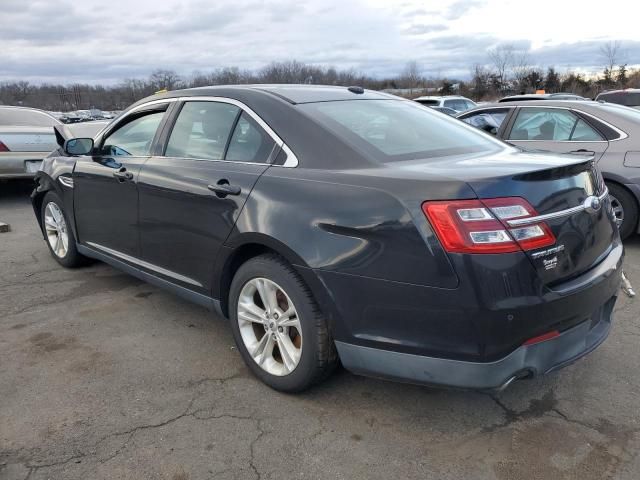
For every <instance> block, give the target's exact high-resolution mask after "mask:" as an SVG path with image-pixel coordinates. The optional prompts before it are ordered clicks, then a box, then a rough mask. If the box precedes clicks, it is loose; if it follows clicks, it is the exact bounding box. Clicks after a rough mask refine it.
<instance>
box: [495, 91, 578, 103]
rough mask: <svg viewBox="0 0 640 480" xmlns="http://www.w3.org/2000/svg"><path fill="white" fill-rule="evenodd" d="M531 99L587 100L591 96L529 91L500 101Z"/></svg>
mask: <svg viewBox="0 0 640 480" xmlns="http://www.w3.org/2000/svg"><path fill="white" fill-rule="evenodd" d="M529 100H578V101H585V100H590V99H589V98H585V97H581V96H580V95H576V94H574V93H563V92H560V93H529V94H522V95H511V96H509V97H503V98H501V99H500V100H498V102H500V103H504V102H524V101H529Z"/></svg>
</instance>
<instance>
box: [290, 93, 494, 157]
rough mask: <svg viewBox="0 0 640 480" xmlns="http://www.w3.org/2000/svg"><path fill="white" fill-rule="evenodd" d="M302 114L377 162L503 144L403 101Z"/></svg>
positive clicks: (323, 106)
mask: <svg viewBox="0 0 640 480" xmlns="http://www.w3.org/2000/svg"><path fill="white" fill-rule="evenodd" d="M298 108H301V109H302V110H303V111H305V113H307V114H308V115H309V116H311V117H312V118H313V119H314V120H316V121H317V122H319V123H320V124H321V125H323V126H324V127H326V128H327V129H329V130H330V131H332V132H333V133H334V134H335V135H336V136H337V137H339V138H341V139H343V140H344V141H345V142H347V143H349V144H351V145H353V146H354V147H356V148H357V149H359V150H360V151H362V152H363V153H366V154H368V155H369V156H370V157H371V158H373V159H374V160H377V161H381V162H390V161H404V160H414V159H426V158H432V157H442V156H448V155H457V154H464V153H476V152H478V153H479V152H492V151H500V150H502V149H503V148H504V145H503V144H502V143H501V142H499V141H497V140H494V139H492V138H491V137H489V136H487V135H485V134H483V133H481V132H477V131H475V130H473V129H470V128H469V127H468V126H466V125H463V124H462V123H461V122H460V121H458V120H457V119H454V118H451V117H447V116H445V115H441V114H440V113H438V112H434V111H433V110H431V109H428V108H423V107H421V106H420V105H416V104H415V102H407V101H402V100H346V101H335V102H318V103H307V104H301V105H299V107H298Z"/></svg>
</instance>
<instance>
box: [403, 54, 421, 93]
mask: <svg viewBox="0 0 640 480" xmlns="http://www.w3.org/2000/svg"><path fill="white" fill-rule="evenodd" d="M400 80H401V82H402V83H403V84H404V86H405V87H407V88H416V87H419V86H420V84H422V83H423V81H424V78H423V77H422V74H421V68H420V65H419V64H418V62H416V61H415V60H412V61H410V62H407V64H406V65H405V67H404V70H403V71H402V74H401V75H400Z"/></svg>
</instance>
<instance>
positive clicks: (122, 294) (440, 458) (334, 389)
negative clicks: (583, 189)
mask: <svg viewBox="0 0 640 480" xmlns="http://www.w3.org/2000/svg"><path fill="white" fill-rule="evenodd" d="M29 193H30V186H29V185H28V184H25V183H20V184H16V183H11V184H2V183H0V222H6V223H9V224H11V232H9V233H0V479H2V480H5V479H27V478H28V479H30V480H35V479H120V478H122V479H147V478H150V479H169V480H187V479H191V480H193V479H208V478H212V479H213V478H215V479H245V478H246V479H288V478H296V479H297V478H302V479H305V478H306V479H360V478H363V479H389V478H392V479H414V478H415V479H456V480H460V479H499V480H507V479H508V480H513V479H545V480H550V479H554V480H556V479H580V480H586V479H598V480H601V479H605V478H615V479H621V480H637V479H638V478H640V368H639V367H640V359H639V357H640V347H639V343H640V318H639V317H640V315H639V313H640V308H639V303H638V302H640V299H629V298H627V297H626V296H625V295H624V294H622V292H621V294H620V296H619V299H618V303H617V306H616V311H615V325H614V328H613V331H612V333H611V335H610V337H609V339H608V340H607V341H606V342H605V343H604V345H603V346H601V347H600V348H599V349H598V350H596V351H595V352H594V353H592V354H591V355H589V356H588V357H586V358H584V359H582V360H581V361H579V362H578V363H576V364H574V365H572V366H570V367H568V368H566V369H564V370H562V371H560V372H558V373H555V374H552V375H550V376H548V377H544V378H541V379H535V380H529V381H521V382H516V383H514V384H513V385H512V386H511V387H509V388H508V389H507V390H506V391H504V392H501V393H480V392H465V391H451V390H436V389H432V388H425V387H419V386H412V385H404V384H398V383H392V382H384V381H380V380H374V379H368V378H363V377H358V376H355V375H352V374H350V373H348V372H345V371H344V370H342V371H339V372H337V374H335V375H333V376H332V377H331V378H330V379H329V380H328V381H326V382H325V383H323V384H322V385H319V386H318V387H316V388H314V389H312V390H311V391H308V392H306V393H303V394H300V395H286V394H281V393H278V392H275V391H273V390H271V389H269V388H268V387H266V386H264V385H263V384H261V383H260V382H259V381H258V380H256V379H255V378H254V377H252V376H251V374H250V373H249V371H248V370H247V368H246V367H245V366H244V364H243V362H242V359H241V358H240V355H239V354H238V352H237V351H236V350H235V348H234V343H233V338H232V336H231V331H230V328H229V326H228V325H227V323H226V321H225V320H223V319H221V318H218V317H216V316H214V315H213V314H212V313H210V312H208V311H206V310H204V309H202V308H200V307H198V306H194V305H191V304H189V303H187V302H185V301H183V300H181V299H180V298H177V297H175V296H173V295H171V294H169V293H166V292H164V291H162V290H159V289H157V288H155V287H152V286H150V285H148V284H146V283H143V282H141V281H138V280H137V279H135V278H133V277H130V276H128V275H125V274H123V273H120V272H118V271H116V270H114V269H112V268H110V267H108V266H106V265H104V264H100V263H96V264H93V265H92V266H89V267H86V268H82V269H78V270H66V269H64V268H62V267H60V266H59V265H58V264H57V263H56V262H55V261H54V260H53V259H52V258H51V257H50V255H49V252H48V250H47V248H46V245H45V243H44V241H43V240H42V237H41V235H39V232H38V229H37V225H36V221H35V218H34V215H33V211H32V209H31V205H30V203H29V198H28V195H29ZM626 247H627V258H626V261H625V264H626V266H625V270H626V272H627V274H628V276H629V278H630V279H631V282H632V283H633V284H634V286H635V287H640V240H639V239H637V238H636V239H633V240H632V241H630V242H628V243H627V245H626Z"/></svg>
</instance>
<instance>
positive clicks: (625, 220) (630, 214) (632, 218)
mask: <svg viewBox="0 0 640 480" xmlns="http://www.w3.org/2000/svg"><path fill="white" fill-rule="evenodd" d="M607 188H608V189H609V197H610V200H611V208H612V209H613V214H614V215H615V217H616V224H617V225H618V229H619V230H620V237H622V239H623V240H624V239H625V238H627V237H628V236H629V235H631V234H632V233H634V232H635V230H636V225H637V224H638V204H637V203H636V200H635V199H634V198H633V195H631V193H629V191H627V190H626V189H625V188H623V187H621V186H619V185H616V184H613V183H607Z"/></svg>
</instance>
